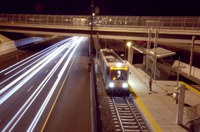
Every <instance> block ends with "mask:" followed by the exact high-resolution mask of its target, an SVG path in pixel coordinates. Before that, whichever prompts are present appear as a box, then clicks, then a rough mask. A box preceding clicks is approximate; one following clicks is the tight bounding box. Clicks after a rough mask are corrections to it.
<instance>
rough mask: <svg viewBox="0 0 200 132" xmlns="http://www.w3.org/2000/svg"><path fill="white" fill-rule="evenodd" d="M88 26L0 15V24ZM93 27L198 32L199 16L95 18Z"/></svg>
mask: <svg viewBox="0 0 200 132" xmlns="http://www.w3.org/2000/svg"><path fill="white" fill-rule="evenodd" d="M1 23H8V24H34V25H57V26H90V24H91V22H90V16H78V15H34V14H0V24H1ZM94 26H99V27H118V28H134V27H136V28H144V27H147V28H157V29H181V30H200V16H95V17H94Z"/></svg>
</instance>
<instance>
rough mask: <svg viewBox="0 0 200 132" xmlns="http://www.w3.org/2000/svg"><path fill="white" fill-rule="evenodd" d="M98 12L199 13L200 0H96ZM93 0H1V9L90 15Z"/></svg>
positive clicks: (120, 13) (133, 13)
mask: <svg viewBox="0 0 200 132" xmlns="http://www.w3.org/2000/svg"><path fill="white" fill-rule="evenodd" d="M94 5H95V7H99V10H100V12H99V15H126V16H129V15H130V16H138V15H139V16H141V15H151V16H160V15H161V16H177V15H181V16H197V15H198V16H200V6H199V5H200V4H199V2H197V0H188V1H185V0H94ZM90 12H91V0H0V13H12V14H13V13H16V14H19V13H21V14H59V15H89V14H90Z"/></svg>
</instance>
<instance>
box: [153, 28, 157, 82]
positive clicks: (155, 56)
mask: <svg viewBox="0 0 200 132" xmlns="http://www.w3.org/2000/svg"><path fill="white" fill-rule="evenodd" d="M157 40H158V30H157V29H155V36H154V67H153V75H154V76H153V79H154V80H156V69H157V68H156V67H157V66H156V65H157Z"/></svg>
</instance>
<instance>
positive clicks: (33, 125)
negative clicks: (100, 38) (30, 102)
mask: <svg viewBox="0 0 200 132" xmlns="http://www.w3.org/2000/svg"><path fill="white" fill-rule="evenodd" d="M81 41H82V39H80V40H79V42H78V43H77V44H76V46H75V48H74V49H73V51H72V52H71V53H70V56H69V57H68V58H67V61H66V62H65V64H64V66H63V67H62V69H61V71H60V72H59V74H58V77H57V79H56V81H55V83H54V85H53V87H52V88H51V91H50V92H49V94H48V96H47V97H46V99H45V101H44V102H43V104H42V106H41V107H40V109H39V111H38V112H37V115H36V116H35V118H34V120H33V121H32V123H31V125H30V126H29V128H28V130H27V131H28V132H29V131H33V130H34V128H35V126H36V125H37V123H38V121H39V119H40V117H41V116H42V114H43V112H44V110H45V108H46V106H47V104H48V102H49V100H50V99H51V97H52V95H53V93H54V91H55V90H56V88H57V86H58V83H59V82H60V79H61V77H62V76H63V74H64V71H65V70H66V68H67V66H68V64H69V61H70V60H71V58H72V55H73V54H74V52H75V50H76V48H77V47H78V45H79V43H80V42H81Z"/></svg>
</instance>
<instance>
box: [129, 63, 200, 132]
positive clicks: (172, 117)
mask: <svg viewBox="0 0 200 132" xmlns="http://www.w3.org/2000/svg"><path fill="white" fill-rule="evenodd" d="M129 69H130V72H131V74H130V76H129V84H130V86H131V91H133V92H134V93H135V94H136V96H137V97H136V99H135V101H136V103H137V105H138V107H139V108H140V109H141V111H142V113H143V114H144V116H145V118H146V119H147V121H148V122H149V124H150V126H151V127H152V129H153V131H154V132H157V131H158V132H160V131H164V132H187V130H186V129H184V128H182V127H181V126H179V125H177V124H176V115H177V106H178V105H177V104H176V102H175V100H173V98H172V96H169V94H168V93H172V92H174V91H175V90H176V88H177V87H176V84H177V83H176V81H153V84H152V92H150V91H149V86H148V85H149V76H148V75H147V74H146V73H145V72H144V71H142V70H141V69H140V68H135V67H134V66H132V65H130V66H129ZM185 103H187V104H189V105H191V106H193V105H196V104H199V103H200V94H198V93H197V94H196V93H195V92H194V91H191V90H186V95H185Z"/></svg>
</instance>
